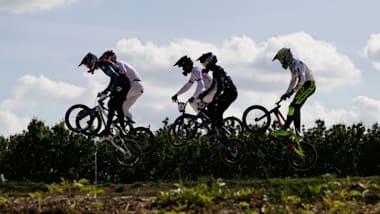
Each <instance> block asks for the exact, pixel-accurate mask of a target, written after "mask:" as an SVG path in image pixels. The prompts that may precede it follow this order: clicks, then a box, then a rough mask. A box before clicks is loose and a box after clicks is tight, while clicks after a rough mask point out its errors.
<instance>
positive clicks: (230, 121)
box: [223, 116, 244, 137]
mask: <svg viewBox="0 0 380 214" xmlns="http://www.w3.org/2000/svg"><path fill="white" fill-rule="evenodd" d="M223 121H224V127H225V129H226V131H227V134H228V137H239V136H242V135H243V132H244V126H243V122H241V120H239V119H238V118H237V117H233V116H231V117H227V118H225V119H224V120H223Z"/></svg>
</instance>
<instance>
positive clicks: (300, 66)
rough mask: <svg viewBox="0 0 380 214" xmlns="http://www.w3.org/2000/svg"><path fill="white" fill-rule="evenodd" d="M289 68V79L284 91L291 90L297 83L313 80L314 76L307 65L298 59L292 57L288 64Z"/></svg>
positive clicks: (301, 83) (300, 84)
mask: <svg viewBox="0 0 380 214" xmlns="http://www.w3.org/2000/svg"><path fill="white" fill-rule="evenodd" d="M289 70H290V73H291V79H290V83H289V87H288V89H287V90H286V93H289V92H291V91H292V90H293V89H294V87H295V86H296V85H297V84H298V85H299V86H302V85H303V84H304V83H305V82H306V81H308V80H311V81H314V76H313V74H312V72H311V70H310V69H309V67H308V66H307V65H306V64H305V63H303V62H302V61H301V60H299V59H293V61H292V63H290V65H289Z"/></svg>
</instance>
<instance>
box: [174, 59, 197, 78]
mask: <svg viewBox="0 0 380 214" xmlns="http://www.w3.org/2000/svg"><path fill="white" fill-rule="evenodd" d="M176 65H178V67H182V69H183V72H182V74H183V75H185V76H187V74H188V73H191V70H192V68H193V65H194V63H193V60H191V58H190V57H188V56H183V57H181V58H180V59H179V60H178V61H177V62H176V63H175V64H174V65H173V66H176Z"/></svg>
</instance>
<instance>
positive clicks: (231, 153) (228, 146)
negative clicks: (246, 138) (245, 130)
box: [219, 138, 247, 167]
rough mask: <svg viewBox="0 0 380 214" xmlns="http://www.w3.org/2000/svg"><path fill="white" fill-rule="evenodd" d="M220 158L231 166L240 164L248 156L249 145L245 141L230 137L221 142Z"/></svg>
mask: <svg viewBox="0 0 380 214" xmlns="http://www.w3.org/2000/svg"><path fill="white" fill-rule="evenodd" d="M219 151H220V152H219V156H220V159H221V160H222V161H223V163H224V164H226V165H227V166H230V167H238V166H240V165H241V164H242V163H243V161H244V160H245V158H246V157H247V147H246V146H245V144H244V143H243V141H241V140H239V139H236V138H230V139H228V140H226V141H224V142H221V143H220V150H219Z"/></svg>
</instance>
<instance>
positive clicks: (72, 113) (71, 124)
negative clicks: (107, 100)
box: [65, 104, 90, 133]
mask: <svg viewBox="0 0 380 214" xmlns="http://www.w3.org/2000/svg"><path fill="white" fill-rule="evenodd" d="M89 109H90V108H89V107H87V106H86V105H83V104H76V105H73V106H71V107H70V108H68V109H67V111H66V113H65V124H66V126H67V128H68V129H70V130H71V131H73V132H77V133H80V132H81V129H80V128H78V127H77V125H76V121H77V117H78V114H79V112H81V111H83V110H89Z"/></svg>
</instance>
